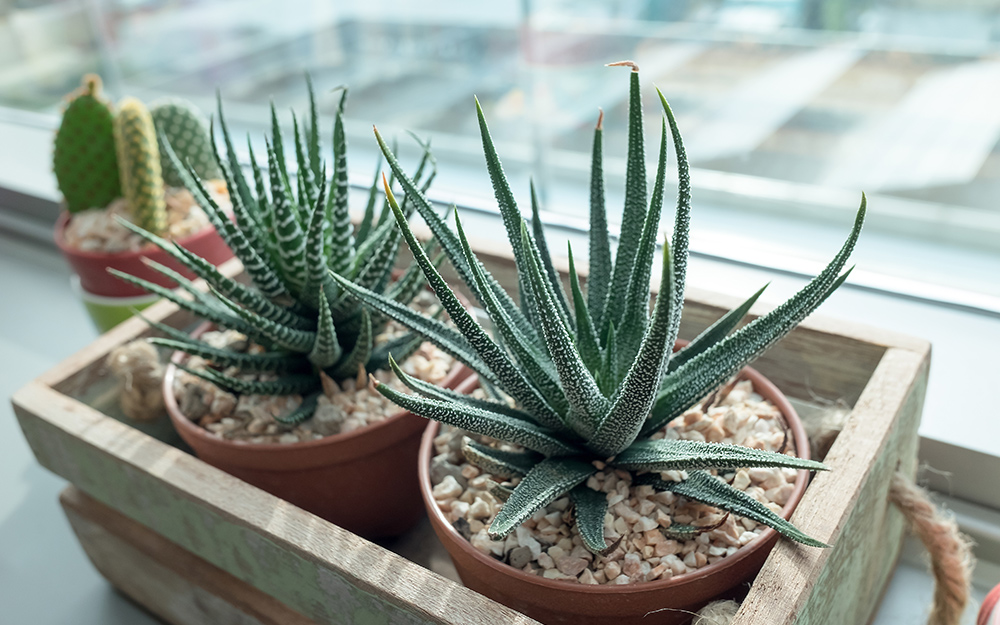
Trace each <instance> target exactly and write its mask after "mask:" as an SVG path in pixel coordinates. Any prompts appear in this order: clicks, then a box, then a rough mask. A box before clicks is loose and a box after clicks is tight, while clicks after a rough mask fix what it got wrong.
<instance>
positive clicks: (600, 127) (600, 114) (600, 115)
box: [597, 108, 604, 130]
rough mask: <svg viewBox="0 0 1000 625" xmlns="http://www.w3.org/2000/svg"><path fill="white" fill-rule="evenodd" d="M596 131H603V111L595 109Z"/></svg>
mask: <svg viewBox="0 0 1000 625" xmlns="http://www.w3.org/2000/svg"><path fill="white" fill-rule="evenodd" d="M597 112H598V114H597V130H604V109H602V108H599V109H597Z"/></svg>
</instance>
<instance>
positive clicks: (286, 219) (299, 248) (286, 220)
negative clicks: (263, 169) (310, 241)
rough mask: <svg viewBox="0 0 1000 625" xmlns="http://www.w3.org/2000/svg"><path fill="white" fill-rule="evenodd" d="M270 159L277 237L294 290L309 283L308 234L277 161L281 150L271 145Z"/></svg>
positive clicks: (283, 269)
mask: <svg viewBox="0 0 1000 625" xmlns="http://www.w3.org/2000/svg"><path fill="white" fill-rule="evenodd" d="M267 162H268V168H269V170H270V171H269V175H270V179H271V199H272V201H273V202H274V237H275V238H276V239H277V242H278V254H279V259H278V260H279V261H280V265H281V269H282V274H283V275H284V277H285V279H286V280H287V282H288V284H289V285H290V286H291V287H292V289H293V290H295V291H296V292H299V291H300V290H301V289H302V288H303V287H304V286H305V283H306V258H305V255H306V254H305V252H306V237H305V233H304V232H302V226H301V225H300V224H299V214H298V209H297V208H296V207H295V206H293V205H292V199H291V197H290V195H289V194H288V193H287V190H286V189H285V183H284V181H283V180H282V178H281V172H280V170H279V164H278V152H277V151H276V150H275V149H274V148H273V147H269V148H268V150H267Z"/></svg>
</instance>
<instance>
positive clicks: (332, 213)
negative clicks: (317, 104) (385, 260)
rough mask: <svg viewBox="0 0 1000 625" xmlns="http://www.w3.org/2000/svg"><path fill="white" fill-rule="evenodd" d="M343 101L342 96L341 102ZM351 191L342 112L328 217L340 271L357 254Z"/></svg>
mask: <svg viewBox="0 0 1000 625" xmlns="http://www.w3.org/2000/svg"><path fill="white" fill-rule="evenodd" d="M345 97H346V91H345ZM343 100H344V98H343V97H342V98H341V102H343ZM348 190H349V186H348V182H347V136H346V135H345V134H344V116H343V114H342V113H339V112H338V113H337V116H336V118H335V120H334V124H333V188H332V192H331V193H330V202H329V208H328V214H327V220H328V221H329V223H330V229H329V236H330V239H329V252H328V254H329V258H330V269H331V270H332V271H334V272H336V273H339V274H343V273H346V271H347V268H348V267H350V265H351V260H352V259H353V257H354V227H353V226H352V225H351V214H350V212H349V211H348V208H347V194H348Z"/></svg>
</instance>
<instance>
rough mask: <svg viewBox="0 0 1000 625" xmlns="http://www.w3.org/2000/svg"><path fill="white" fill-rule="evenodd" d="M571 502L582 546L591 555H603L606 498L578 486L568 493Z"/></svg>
mask: <svg viewBox="0 0 1000 625" xmlns="http://www.w3.org/2000/svg"><path fill="white" fill-rule="evenodd" d="M569 498H570V500H571V501H572V502H573V509H574V516H575V517H576V528H577V529H578V530H580V538H582V539H583V544H584V546H585V547H587V549H589V550H590V551H591V552H592V553H596V554H602V555H603V554H605V553H606V551H607V549H608V544H607V541H605V540H604V515H605V514H607V512H608V496H607V495H606V494H605V493H602V492H601V491H597V490H594V489H592V488H590V487H589V486H587V485H586V484H580V485H579V486H577V487H576V488H574V489H573V490H571V491H569Z"/></svg>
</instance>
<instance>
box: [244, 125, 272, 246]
mask: <svg viewBox="0 0 1000 625" xmlns="http://www.w3.org/2000/svg"><path fill="white" fill-rule="evenodd" d="M247 153H248V154H249V155H250V170H251V171H252V172H253V182H254V189H256V191H257V220H258V221H260V224H261V227H262V228H263V229H264V230H265V231H270V230H271V229H272V228H273V227H274V214H273V211H272V209H271V196H270V195H268V191H267V181H266V179H265V178H264V171H263V170H262V169H261V168H260V163H258V162H257V156H256V155H255V154H254V152H253V142H252V141H251V140H250V135H249V134H248V135H247ZM264 239H265V241H267V240H269V239H268V237H264Z"/></svg>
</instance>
